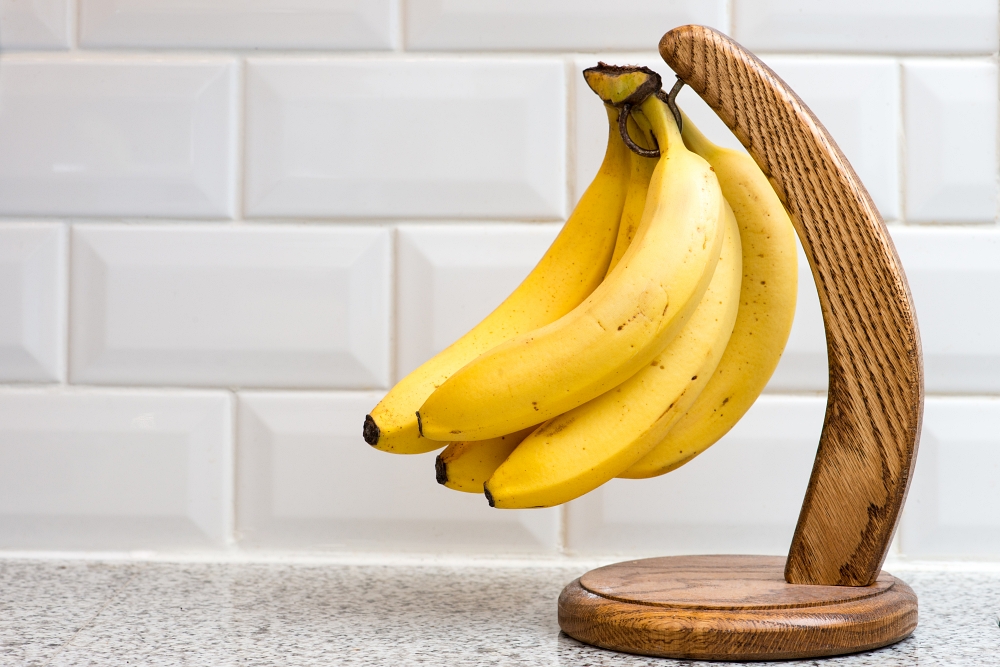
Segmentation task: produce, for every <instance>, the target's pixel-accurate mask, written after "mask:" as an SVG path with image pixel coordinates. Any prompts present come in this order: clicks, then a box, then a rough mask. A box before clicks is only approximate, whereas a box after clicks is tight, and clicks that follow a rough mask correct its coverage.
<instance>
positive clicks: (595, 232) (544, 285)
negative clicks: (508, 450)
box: [364, 105, 630, 454]
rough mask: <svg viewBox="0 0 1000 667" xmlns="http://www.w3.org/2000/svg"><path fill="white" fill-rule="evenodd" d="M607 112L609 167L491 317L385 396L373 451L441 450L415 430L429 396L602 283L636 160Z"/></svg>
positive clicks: (372, 426) (375, 418)
mask: <svg viewBox="0 0 1000 667" xmlns="http://www.w3.org/2000/svg"><path fill="white" fill-rule="evenodd" d="M605 108H606V110H607V113H608V121H609V125H610V127H609V133H608V148H607V151H606V153H605V155H604V162H603V164H602V165H601V169H600V171H599V172H598V173H597V176H596V177H595V178H594V180H593V182H592V183H591V184H590V187H588V188H587V191H586V192H585V193H584V194H583V196H582V197H581V198H580V202H579V203H578V204H577V206H576V208H575V210H574V211H573V214H572V215H571V216H570V217H569V220H567V221H566V224H565V225H564V226H563V229H562V231H561V232H560V233H559V236H557V237H556V239H555V241H553V242H552V245H551V246H550V247H549V249H548V251H547V252H546V253H545V256H544V257H542V259H541V261H539V262H538V265H537V266H535V268H534V269H533V270H532V271H531V273H530V274H528V277H527V278H525V279H524V281H523V282H522V283H521V284H520V285H519V286H518V287H517V289H515V290H514V292H513V293H512V294H511V295H510V296H509V297H507V299H506V300H505V301H504V302H503V303H502V304H500V305H499V306H498V307H497V308H496V310H494V311H493V312H492V313H490V314H489V315H488V316H487V317H486V319H484V320H483V321H482V322H480V323H479V324H478V325H476V327H475V328H473V329H472V330H471V331H470V332H469V333H467V334H465V335H464V336H463V337H462V338H460V339H459V340H458V341H456V342H455V343H452V344H451V346H449V347H448V348H446V349H445V350H443V351H442V352H440V353H439V354H438V355H436V356H435V357H433V358H432V359H430V360H429V361H427V362H425V363H424V364H423V365H421V366H420V367H419V368H417V369H416V370H415V371H413V372H412V373H410V374H409V375H407V376H406V377H405V378H403V379H402V380H400V381H399V383H397V384H396V386H395V387H393V388H392V390H390V391H389V393H388V394H386V396H385V397H384V398H383V399H382V401H381V402H379V404H378V405H377V406H375V409H373V410H372V411H371V414H369V415H368V416H367V417H366V418H365V426H364V438H365V441H366V442H368V444H369V445H372V446H373V447H375V448H376V449H381V450H384V451H388V452H394V453H397V454H420V453H422V452H429V451H432V450H435V449H439V448H440V447H441V446H442V443H441V442H437V441H434V440H428V439H427V438H423V437H421V436H420V433H419V430H418V427H417V418H416V410H417V408H419V407H420V405H421V404H422V403H423V402H424V400H425V399H426V398H427V397H428V396H429V395H430V394H431V392H432V391H434V389H435V388H436V387H438V386H439V385H441V384H442V383H443V382H444V381H445V380H447V379H448V378H449V376H451V375H452V374H453V373H454V372H455V371H457V370H458V369H459V368H461V367H462V366H464V365H465V364H467V363H468V362H469V361H471V360H473V359H475V358H476V357H477V356H479V355H480V354H482V353H483V352H485V351H487V350H489V349H490V348H492V347H494V346H495V345H497V344H499V343H502V342H503V341H506V340H509V339H511V338H513V337H514V336H517V335H519V334H523V333H525V332H528V331H531V330H533V329H536V328H538V327H540V326H543V325H545V324H548V323H550V322H553V321H555V320H557V319H558V318H560V317H562V316H563V315H565V314H566V313H568V312H570V311H571V310H573V308H575V307H576V306H577V305H579V304H580V302H582V301H583V300H584V299H585V298H587V296H588V295H590V293H591V292H593V291H594V289H595V288H596V287H597V286H598V285H599V284H600V283H601V280H602V279H603V278H604V275H605V273H606V271H607V266H608V263H609V262H610V261H611V255H612V253H613V251H614V245H615V240H616V238H617V235H618V223H619V220H620V218H621V213H622V208H623V206H624V204H625V195H626V192H627V190H628V182H629V154H630V152H629V150H628V148H627V147H626V146H625V144H624V142H623V141H622V139H621V135H620V134H619V132H618V122H617V121H618V111H617V109H615V108H614V107H611V106H607V105H605ZM540 421H541V420H540V419H536V420H535V421H534V423H538V422H540ZM525 426H527V425H525ZM514 430H517V429H511V431H514ZM496 435H502V434H500V433H498V434H496ZM452 439H457V438H452Z"/></svg>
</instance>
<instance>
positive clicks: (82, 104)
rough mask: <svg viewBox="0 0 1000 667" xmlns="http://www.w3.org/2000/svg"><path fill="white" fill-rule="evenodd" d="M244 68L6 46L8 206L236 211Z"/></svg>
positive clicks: (2, 207) (1, 73)
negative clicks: (239, 80) (239, 75)
mask: <svg viewBox="0 0 1000 667" xmlns="http://www.w3.org/2000/svg"><path fill="white" fill-rule="evenodd" d="M235 81H236V67H235V66H234V62H233V61H231V60H229V59H220V58H196V57H181V58H176V59H175V58H171V59H165V58H153V57H146V56H115V57H95V56H89V55H88V56H58V57H43V56H37V55H27V54H19V55H13V56H7V57H5V59H4V63H3V67H2V68H0V215H43V216H44V215H64V214H65V215H74V216H167V217H195V216H203V217H206V216H207V217H220V218H223V217H230V216H232V214H233V200H234V179H235V162H234V150H235V125H234V117H235V105H236V99H235V95H234V93H235V85H236V84H235Z"/></svg>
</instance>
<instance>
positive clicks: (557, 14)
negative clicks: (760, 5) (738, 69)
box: [405, 0, 728, 51]
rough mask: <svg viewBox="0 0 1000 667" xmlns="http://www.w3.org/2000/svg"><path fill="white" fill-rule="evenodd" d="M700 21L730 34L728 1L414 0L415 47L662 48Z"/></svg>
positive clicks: (410, 18) (411, 41)
mask: <svg viewBox="0 0 1000 667" xmlns="http://www.w3.org/2000/svg"><path fill="white" fill-rule="evenodd" d="M687 23H700V24H702V25H710V26H712V27H715V28H719V29H720V30H724V31H725V30H727V27H728V26H727V24H728V17H727V11H726V3H725V2H724V0H618V1H617V2H614V3H607V2H599V1H597V0H453V1H452V2H439V1H437V0H407V2H406V15H405V25H406V48H407V49H410V50H432V51H436V50H466V51H492V50H517V49H523V50H531V51H535V50H546V51H551V50H554V51H560V50H561V51H572V50H588V51H590V50H595V51H600V50H607V49H649V48H655V47H656V45H657V44H658V43H659V41H660V37H662V36H663V33H664V32H666V31H667V30H669V29H670V28H673V27H674V26H678V25H685V24H687Z"/></svg>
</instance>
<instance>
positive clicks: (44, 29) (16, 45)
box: [0, 0, 73, 51]
mask: <svg viewBox="0 0 1000 667" xmlns="http://www.w3.org/2000/svg"><path fill="white" fill-rule="evenodd" d="M72 15H73V2H72V0H0V51H10V50H14V49H65V48H68V47H69V46H70V45H71V37H70V29H71V20H72Z"/></svg>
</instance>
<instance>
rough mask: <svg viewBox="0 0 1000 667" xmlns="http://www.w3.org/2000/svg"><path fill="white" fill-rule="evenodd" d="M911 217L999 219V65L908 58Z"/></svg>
mask: <svg viewBox="0 0 1000 667" xmlns="http://www.w3.org/2000/svg"><path fill="white" fill-rule="evenodd" d="M903 88H904V96H905V97H904V108H905V121H904V122H905V128H906V218H907V221H908V222H993V221H994V220H995V218H996V212H997V185H996V180H997V156H996V137H997V131H996V124H997V66H996V63H994V62H988V61H975V60H967V61H962V60H957V61H956V60H910V61H905V62H904V63H903Z"/></svg>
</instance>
